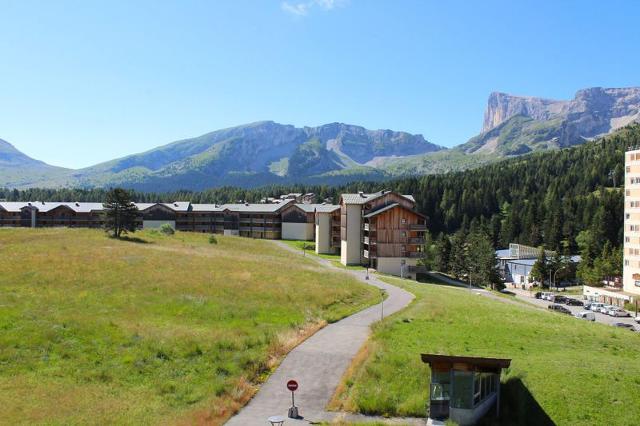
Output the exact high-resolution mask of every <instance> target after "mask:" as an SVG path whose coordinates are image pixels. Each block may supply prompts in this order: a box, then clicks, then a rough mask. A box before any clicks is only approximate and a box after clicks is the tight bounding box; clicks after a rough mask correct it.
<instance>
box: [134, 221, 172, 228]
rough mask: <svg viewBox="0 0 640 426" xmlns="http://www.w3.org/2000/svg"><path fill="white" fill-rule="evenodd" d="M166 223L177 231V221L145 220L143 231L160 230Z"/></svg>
mask: <svg viewBox="0 0 640 426" xmlns="http://www.w3.org/2000/svg"><path fill="white" fill-rule="evenodd" d="M165 223H166V224H169V225H170V226H171V227H172V228H173V229H176V221H175V220H143V221H142V229H158V228H160V227H161V226H162V225H164V224H165Z"/></svg>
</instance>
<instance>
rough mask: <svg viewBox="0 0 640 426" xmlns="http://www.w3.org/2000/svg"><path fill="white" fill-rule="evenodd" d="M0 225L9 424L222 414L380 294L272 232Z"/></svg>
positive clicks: (2, 360)
mask: <svg viewBox="0 0 640 426" xmlns="http://www.w3.org/2000/svg"><path fill="white" fill-rule="evenodd" d="M134 236H135V237H136V239H135V241H137V242H134V241H118V240H114V239H111V238H108V237H107V236H106V235H105V234H104V233H103V232H102V231H100V230H88V229H0V271H1V273H0V330H1V332H0V407H1V408H0V423H3V424H19V423H22V424H34V423H40V424H42V423H46V424H105V423H117V424H194V423H198V424H219V423H221V422H222V421H223V420H224V419H225V418H226V417H228V416H229V415H230V414H231V413H232V412H234V410H237V409H238V407H240V406H241V405H242V404H244V403H246V401H247V400H248V399H249V398H250V397H251V395H252V394H253V393H254V392H255V385H256V384H257V383H259V382H260V381H261V380H263V379H264V378H265V377H266V375H267V374H268V373H269V371H270V370H271V369H272V368H273V367H274V366H275V365H277V362H278V361H279V360H280V359H281V358H282V356H283V355H284V354H285V353H286V352H287V351H289V350H290V349H291V348H292V347H294V346H295V345H296V344H297V343H299V342H300V341H301V340H302V339H304V338H305V337H306V336H308V335H309V334H311V333H312V332H313V331H315V330H316V329H317V328H319V327H321V326H322V325H323V324H324V323H326V322H332V321H336V320H338V319H340V318H342V317H344V316H346V315H349V314H351V313H353V312H355V311H358V310H360V309H362V308H363V307H365V306H367V305H369V304H373V303H377V298H378V293H377V290H375V289H373V288H370V287H368V286H366V285H363V284H361V283H359V282H357V281H356V280H354V279H353V278H351V277H349V276H347V275H346V274H341V273H331V272H327V271H326V270H324V269H321V268H320V267H319V266H318V265H317V264H316V263H315V262H313V261H311V260H310V259H304V258H302V256H300V257H296V258H294V257H292V255H291V253H289V252H286V251H284V250H282V249H281V248H278V247H276V246H275V245H274V244H272V243H270V242H268V241H261V240H252V239H248V238H239V237H222V236H220V237H218V243H217V244H210V243H209V241H208V235H206V234H194V233H176V234H175V235H173V236H164V235H162V234H160V233H155V232H147V231H145V232H140V233H136V234H134Z"/></svg>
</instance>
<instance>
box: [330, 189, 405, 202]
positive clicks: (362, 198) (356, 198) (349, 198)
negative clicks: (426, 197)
mask: <svg viewBox="0 0 640 426" xmlns="http://www.w3.org/2000/svg"><path fill="white" fill-rule="evenodd" d="M390 192H392V191H385V190H382V191H378V192H375V193H373V194H364V193H362V194H360V193H358V194H342V195H340V199H341V200H342V201H343V202H344V203H345V204H366V203H368V202H369V201H372V200H375V199H376V198H379V197H382V196H383V195H386V194H389V193H390ZM399 195H400V196H401V197H404V198H406V199H407V200H409V201H411V202H412V203H415V202H416V200H415V198H413V195H402V194H399Z"/></svg>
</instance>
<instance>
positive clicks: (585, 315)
mask: <svg viewBox="0 0 640 426" xmlns="http://www.w3.org/2000/svg"><path fill="white" fill-rule="evenodd" d="M574 317H576V318H580V319H583V320H587V321H595V320H596V314H594V313H593V312H591V311H582V312H578V313H577V314H575V315H574Z"/></svg>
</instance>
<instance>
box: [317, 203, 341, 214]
mask: <svg viewBox="0 0 640 426" xmlns="http://www.w3.org/2000/svg"><path fill="white" fill-rule="evenodd" d="M313 205H314V206H316V208H315V211H316V212H318V213H331V212H335V211H336V210H338V209H340V206H339V205H337V204H313Z"/></svg>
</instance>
